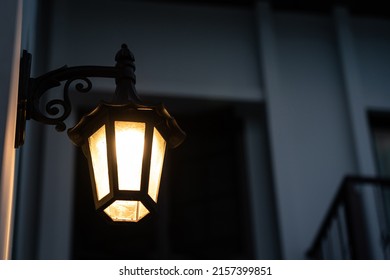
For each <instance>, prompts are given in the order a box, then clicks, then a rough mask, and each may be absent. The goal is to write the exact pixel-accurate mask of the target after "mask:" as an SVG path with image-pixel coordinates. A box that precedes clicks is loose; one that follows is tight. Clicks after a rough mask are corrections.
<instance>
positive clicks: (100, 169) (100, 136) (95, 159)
mask: <svg viewBox="0 0 390 280" xmlns="http://www.w3.org/2000/svg"><path fill="white" fill-rule="evenodd" d="M88 143H89V149H90V152H91V159H92V167H93V174H94V177H95V185H96V194H97V198H98V200H101V199H102V198H103V197H105V196H106V195H108V194H109V193H110V184H109V180H108V163H107V140H106V127H105V125H103V126H102V127H101V128H99V129H98V130H97V131H96V132H95V133H94V134H92V135H91V136H90V137H89V138H88Z"/></svg>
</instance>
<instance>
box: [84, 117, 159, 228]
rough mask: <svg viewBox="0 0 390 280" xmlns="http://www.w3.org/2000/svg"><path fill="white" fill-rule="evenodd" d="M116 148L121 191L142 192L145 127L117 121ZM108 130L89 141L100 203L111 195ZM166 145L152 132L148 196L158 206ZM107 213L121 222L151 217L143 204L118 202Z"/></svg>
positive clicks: (97, 133) (154, 130)
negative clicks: (146, 216)
mask: <svg viewBox="0 0 390 280" xmlns="http://www.w3.org/2000/svg"><path fill="white" fill-rule="evenodd" d="M114 129H115V148H116V160H117V172H118V189H119V190H120V191H121V190H122V191H123V190H124V191H140V190H141V175H142V162H143V156H144V146H145V130H146V124H145V123H143V122H129V121H115V122H114ZM106 137H107V135H106V126H105V125H103V126H102V127H101V128H100V129H99V130H97V131H96V132H95V133H94V134H93V135H92V136H90V137H89V139H88V142H89V147H90V151H91V158H92V166H93V172H94V176H95V181H96V182H95V183H96V192H97V198H98V200H101V199H102V198H104V197H105V196H106V195H108V194H109V193H110V182H109V173H108V160H107V139H106ZM165 148H166V142H165V140H164V138H163V137H162V136H161V134H160V133H159V131H158V130H157V129H156V128H154V129H153V141H152V147H151V159H150V173H149V184H148V195H149V196H150V197H151V198H152V199H153V200H154V201H155V202H157V198H158V192H159V187H160V180H161V173H162V167H163V163H164V155H165ZM104 212H105V213H106V214H107V215H108V216H109V217H110V218H111V219H112V220H113V221H119V222H137V221H139V220H140V219H142V218H143V217H144V216H145V215H147V214H148V213H149V210H148V209H147V208H146V207H145V206H144V204H143V203H142V202H141V201H127V200H123V199H122V200H115V201H114V202H113V203H112V204H111V205H110V206H108V207H107V208H106V209H104Z"/></svg>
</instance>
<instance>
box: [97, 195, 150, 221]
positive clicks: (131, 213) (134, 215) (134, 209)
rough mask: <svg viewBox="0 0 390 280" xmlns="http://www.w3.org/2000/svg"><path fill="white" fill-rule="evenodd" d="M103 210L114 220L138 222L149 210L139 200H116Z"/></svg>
mask: <svg viewBox="0 0 390 280" xmlns="http://www.w3.org/2000/svg"><path fill="white" fill-rule="evenodd" d="M104 212H105V213H106V214H107V215H108V216H109V217H110V218H111V219H112V220H113V221H115V222H138V221H139V220H141V219H142V218H143V217H145V216H146V215H147V214H148V213H149V211H148V209H146V207H145V206H144V205H143V204H142V202H140V201H129V200H116V201H114V202H113V203H112V204H111V205H110V206H108V207H107V208H106V209H104Z"/></svg>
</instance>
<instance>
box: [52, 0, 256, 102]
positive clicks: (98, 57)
mask: <svg viewBox="0 0 390 280" xmlns="http://www.w3.org/2000/svg"><path fill="white" fill-rule="evenodd" d="M53 18H54V25H53V26H54V27H53V33H52V36H53V37H52V43H53V45H52V48H51V52H52V60H51V67H59V66H62V64H65V63H66V64H68V65H77V64H80V63H81V64H98V65H113V64H114V60H113V56H114V54H115V52H116V51H117V50H118V49H119V48H120V45H121V44H122V43H127V44H128V46H129V48H130V50H131V51H132V52H133V53H134V55H135V59H136V67H137V70H136V75H137V89H138V91H139V92H141V93H153V94H156V93H157V94H163V95H171V96H179V97H185V96H196V97H204V98H210V99H232V100H248V101H260V100H262V94H261V90H260V84H259V77H258V75H257V73H258V63H257V52H256V46H255V26H254V24H253V23H254V14H253V12H252V11H251V10H249V9H234V8H228V7H227V8H218V7H208V6H205V5H199V6H191V5H174V4H157V3H147V2H146V3H141V2H139V1H135V2H132V1H108V0H99V1H94V2H93V5H91V3H90V2H89V1H56V5H55V9H54V11H53Z"/></svg>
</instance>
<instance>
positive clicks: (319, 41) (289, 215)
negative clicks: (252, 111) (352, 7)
mask: <svg viewBox="0 0 390 280" xmlns="http://www.w3.org/2000/svg"><path fill="white" fill-rule="evenodd" d="M258 17H259V39H260V40H261V41H260V51H261V54H262V56H261V62H262V70H263V73H264V76H263V77H264V85H265V90H264V94H265V101H266V104H267V108H268V110H267V112H268V117H269V126H270V139H271V146H272V151H271V152H272V161H273V172H274V181H275V187H276V193H277V204H278V213H279V224H280V229H281V242H282V250H283V256H284V258H287V259H300V258H304V257H305V255H304V254H305V252H306V250H307V249H308V248H309V247H310V245H311V242H312V241H313V240H314V237H315V234H316V233H317V230H319V225H320V223H321V222H322V219H323V218H324V216H325V213H326V210H327V209H328V207H329V206H330V203H331V200H332V199H333V197H334V194H335V192H336V190H337V187H338V186H339V184H340V182H341V179H342V178H343V176H345V175H347V174H351V173H353V174H361V175H375V164H374V156H373V150H372V145H371V141H370V138H371V136H370V130H369V127H368V120H367V115H366V112H367V109H368V108H371V109H372V108H375V109H379V108H381V109H386V110H389V109H390V108H389V105H390V97H389V95H388V94H387V93H388V92H389V82H388V79H387V77H386V76H387V75H388V73H389V65H390V64H389V62H390V61H389V54H388V53H387V50H388V49H389V39H390V34H389V31H390V29H389V28H387V27H388V26H389V21H388V20H376V19H369V18H353V17H352V16H349V14H348V11H347V10H345V9H341V8H337V9H335V12H334V13H333V14H329V15H319V14H307V13H297V12H294V13H287V12H276V11H273V10H272V9H270V7H269V6H268V5H267V4H264V3H262V4H259V5H258ZM351 22H352V23H351ZM368 204H370V203H369V202H368V201H367V205H368ZM376 226H377V225H372V230H371V232H370V234H371V238H373V240H374V239H376V240H379V236H377V231H376V228H375V227H376Z"/></svg>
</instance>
